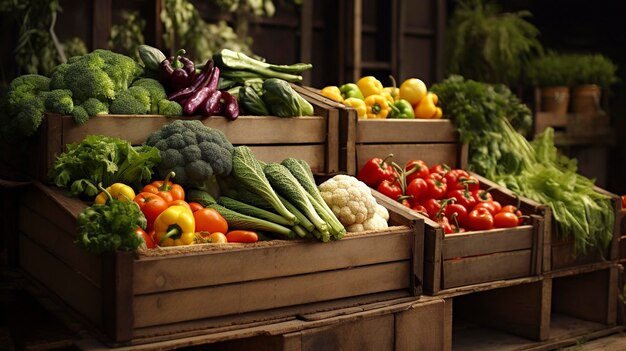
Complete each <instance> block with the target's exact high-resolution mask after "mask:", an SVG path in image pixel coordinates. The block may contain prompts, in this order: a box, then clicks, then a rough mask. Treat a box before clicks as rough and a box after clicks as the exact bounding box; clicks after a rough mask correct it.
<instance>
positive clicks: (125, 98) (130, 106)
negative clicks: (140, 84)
mask: <svg viewBox="0 0 626 351" xmlns="http://www.w3.org/2000/svg"><path fill="white" fill-rule="evenodd" d="M147 111H148V109H147V108H146V104H145V103H144V102H142V101H140V100H137V99H136V98H135V96H133V94H132V93H131V92H130V91H128V90H124V91H122V92H120V93H119V95H118V97H117V98H116V99H115V100H113V102H111V105H110V106H109V112H110V113H111V114H114V115H145V114H146V112H147Z"/></svg>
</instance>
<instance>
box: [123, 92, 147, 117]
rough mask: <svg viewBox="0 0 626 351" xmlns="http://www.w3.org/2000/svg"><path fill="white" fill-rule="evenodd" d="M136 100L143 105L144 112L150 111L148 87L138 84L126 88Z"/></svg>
mask: <svg viewBox="0 0 626 351" xmlns="http://www.w3.org/2000/svg"><path fill="white" fill-rule="evenodd" d="M127 91H128V92H129V93H130V95H132V96H133V97H134V98H135V99H136V100H137V101H139V102H141V103H142V104H143V105H144V107H145V111H144V113H148V112H150V92H149V91H148V89H146V88H144V87H140V86H136V87H130V88H128V90H127Z"/></svg>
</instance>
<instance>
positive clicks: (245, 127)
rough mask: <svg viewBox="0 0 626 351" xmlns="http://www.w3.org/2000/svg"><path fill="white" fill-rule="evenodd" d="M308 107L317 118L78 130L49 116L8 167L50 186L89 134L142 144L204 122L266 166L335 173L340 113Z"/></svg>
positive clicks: (114, 119)
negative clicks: (70, 150) (61, 160)
mask: <svg viewBox="0 0 626 351" xmlns="http://www.w3.org/2000/svg"><path fill="white" fill-rule="evenodd" d="M305 98H306V97H305ZM310 102H311V104H312V105H313V108H314V116H308V117H292V118H281V117H274V116H240V117H238V118H237V119H236V120H234V121H228V120H227V119H225V118H224V117H221V116H215V117H210V118H204V117H201V116H195V117H165V116H159V115H134V116H127V115H104V116H96V117H93V118H91V119H90V120H89V121H87V123H85V124H84V125H81V126H79V125H77V124H76V123H74V120H73V119H72V117H71V116H60V115H55V114H47V115H46V116H45V118H44V120H43V122H42V125H41V126H40V128H39V129H38V131H37V133H36V134H35V135H34V137H33V140H31V145H30V149H29V150H18V151H19V152H15V153H16V154H15V155H11V158H12V160H9V162H10V163H15V164H19V166H22V167H25V168H26V171H27V172H28V173H29V174H30V175H32V176H34V177H35V178H36V179H37V180H40V181H43V182H46V181H47V180H48V178H47V172H48V170H49V169H50V167H51V165H52V163H53V162H54V160H55V159H56V156H57V155H59V154H61V153H62V152H63V151H65V145H67V144H69V143H77V142H80V141H82V140H83V139H84V138H85V137H86V136H87V135H91V134H100V135H107V136H111V137H118V138H122V139H125V140H128V141H129V142H131V143H132V144H133V145H139V144H142V143H144V142H145V141H146V139H147V138H148V136H149V135H150V134H151V133H153V132H154V131H156V130H158V129H159V128H160V127H161V126H163V125H165V124H168V123H171V122H172V121H174V120H176V119H200V120H201V121H202V123H203V124H204V125H206V126H208V127H211V128H216V129H219V130H221V131H223V132H224V133H225V135H226V137H227V138H228V140H230V142H231V143H232V144H233V145H243V144H245V145H248V146H250V147H251V149H252V151H253V152H254V154H255V156H256V157H257V158H258V159H260V160H262V161H265V162H274V161H281V160H283V159H284V158H286V157H296V158H300V159H303V160H305V161H307V163H308V164H309V165H310V166H311V169H312V170H313V172H314V173H334V172H336V171H338V170H339V161H338V156H339V154H338V149H339V147H338V137H339V132H338V131H339V118H338V114H339V112H338V110H337V109H335V108H333V107H331V106H328V105H325V104H323V103H319V102H317V101H316V100H313V99H311V101H310ZM24 153H28V155H29V157H28V162H23V161H22V160H23V157H24ZM32 155H35V157H32Z"/></svg>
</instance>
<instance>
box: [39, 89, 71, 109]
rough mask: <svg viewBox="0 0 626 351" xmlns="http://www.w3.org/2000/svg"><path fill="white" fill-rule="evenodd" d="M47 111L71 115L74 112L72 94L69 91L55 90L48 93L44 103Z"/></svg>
mask: <svg viewBox="0 0 626 351" xmlns="http://www.w3.org/2000/svg"><path fill="white" fill-rule="evenodd" d="M44 106H45V107H46V111H48V112H54V113H59V114H62V115H69V114H70V113H72V110H74V101H73V100H72V92H71V91H69V90H67V89H55V90H52V91H51V92H50V93H48V96H47V97H46V101H44Z"/></svg>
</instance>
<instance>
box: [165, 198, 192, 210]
mask: <svg viewBox="0 0 626 351" xmlns="http://www.w3.org/2000/svg"><path fill="white" fill-rule="evenodd" d="M167 206H168V207H169V206H183V207H187V208H188V209H190V210H191V206H189V204H188V203H187V201H185V200H173V201H170V202H168V203H167ZM192 212H193V211H192Z"/></svg>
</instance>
